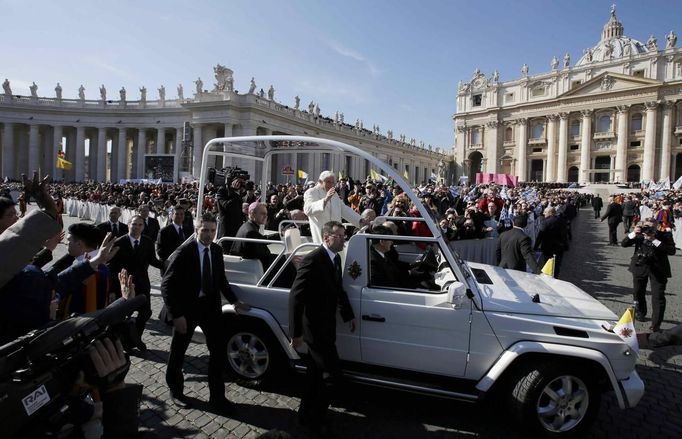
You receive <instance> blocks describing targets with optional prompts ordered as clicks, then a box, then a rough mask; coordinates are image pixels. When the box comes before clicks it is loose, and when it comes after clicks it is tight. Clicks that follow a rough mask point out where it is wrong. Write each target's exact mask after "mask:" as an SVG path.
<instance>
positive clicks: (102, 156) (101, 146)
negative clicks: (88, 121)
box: [90, 127, 107, 181]
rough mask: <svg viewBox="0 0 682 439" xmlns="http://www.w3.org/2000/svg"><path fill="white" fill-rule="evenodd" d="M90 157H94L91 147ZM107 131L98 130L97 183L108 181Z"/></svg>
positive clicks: (103, 129)
mask: <svg viewBox="0 0 682 439" xmlns="http://www.w3.org/2000/svg"><path fill="white" fill-rule="evenodd" d="M90 157H92V146H91V147H90ZM106 166H107V129H106V128H102V127H99V128H97V173H96V176H95V179H96V180H97V181H105V180H106V179H107V168H106Z"/></svg>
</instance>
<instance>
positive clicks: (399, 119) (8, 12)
mask: <svg viewBox="0 0 682 439" xmlns="http://www.w3.org/2000/svg"><path fill="white" fill-rule="evenodd" d="M611 3H612V2H610V1H597V0H571V1H549V0H528V1H520V0H500V1H498V0H488V1H476V2H474V1H467V2H465V1H454V0H452V1H446V0H421V1H417V0H346V1H327V0H300V1H293V0H290V1H286V0H273V1H270V0H263V1H259V0H250V1H237V0H231V1H228V0H225V1H217V0H216V1H209V0H192V1H173V0H168V1H151V0H137V1H129V0H116V1H111V0H108V1H100V0H89V1H85V0H83V1H75V0H74V1H70V0H60V1H54V0H52V1H50V0H31V1H29V0H0V22H1V24H0V81H2V80H4V78H9V80H10V82H11V84H12V89H13V93H14V94H29V90H28V86H29V85H30V84H31V82H32V81H35V82H36V83H37V84H38V87H39V88H38V94H39V95H41V96H54V87H55V85H56V83H57V82H58V81H59V82H60V83H61V85H62V87H63V89H64V92H63V93H64V97H65V98H76V97H77V93H78V92H77V90H78V87H79V85H80V84H83V85H84V86H85V89H86V97H87V98H89V99H96V98H98V97H99V92H98V88H99V86H100V85H101V84H104V85H105V86H106V88H107V93H108V95H109V96H111V97H112V98H114V99H115V98H117V97H118V90H119V89H120V88H121V87H122V86H125V88H126V90H127V91H128V94H127V96H128V99H129V100H136V99H138V98H139V88H140V87H141V86H143V85H144V86H146V87H147V89H148V99H156V97H157V95H158V91H157V89H158V88H159V87H160V86H161V85H162V84H163V85H165V87H166V90H167V93H166V96H167V99H172V98H175V95H176V93H175V90H176V86H177V84H179V83H182V84H183V85H184V89H185V96H186V97H189V96H190V95H191V92H192V91H193V90H194V84H193V81H194V80H196V78H197V77H201V78H202V80H203V81H204V88H212V84H213V82H214V79H213V70H212V67H213V66H214V65H216V64H217V63H221V64H223V65H225V66H227V67H229V68H231V69H232V70H233V71H234V78H235V88H236V89H237V90H239V91H240V92H246V91H247V90H248V88H249V81H250V80H251V77H252V76H254V77H255V80H256V83H257V85H258V87H259V88H261V87H262V88H263V89H264V90H266V91H267V89H268V87H269V86H270V84H272V85H273V86H274V88H275V90H276V92H275V99H276V100H277V101H280V102H282V103H284V104H287V105H293V102H294V96H296V95H299V96H300V97H301V106H302V107H304V108H305V107H307V105H308V103H309V102H310V101H311V100H312V101H315V102H316V103H319V106H320V108H321V110H322V113H324V114H326V115H330V116H332V117H333V114H334V113H335V112H336V111H340V112H343V113H344V115H345V120H346V122H349V123H354V121H355V119H356V118H360V119H362V120H363V121H364V126H365V127H371V126H372V125H374V124H378V125H379V127H380V128H381V131H382V132H383V133H385V132H386V130H387V129H392V130H393V132H394V135H395V136H396V137H397V136H398V135H399V134H401V133H402V134H405V135H406V136H407V138H408V139H409V138H411V137H415V138H417V140H418V141H419V140H423V141H424V142H425V143H426V144H432V145H433V146H434V147H445V148H447V149H450V148H451V147H452V143H453V120H452V116H453V114H454V113H455V111H456V108H455V98H456V95H455V93H456V87H457V82H458V81H459V80H460V79H461V80H465V81H467V80H469V79H470V78H471V76H472V73H473V71H474V70H475V69H476V68H480V69H481V71H483V72H484V73H486V74H487V75H490V74H491V73H492V71H493V70H494V69H498V70H499V71H500V79H501V80H503V81H504V80H511V79H515V78H518V77H519V76H520V68H521V65H522V64H523V63H527V64H528V65H529V66H530V73H531V74H534V73H541V72H546V71H549V70H550V60H551V58H552V56H554V55H556V56H557V57H558V58H559V59H561V57H562V56H563V54H564V53H565V52H569V53H570V54H571V64H574V63H575V62H576V61H577V60H578V59H579V58H580V56H581V54H582V51H583V49H585V48H587V47H590V46H593V45H595V44H596V43H597V42H598V41H599V38H600V34H601V29H602V26H603V25H604V23H606V21H607V20H608V18H609V10H610V6H611ZM617 16H618V18H619V19H620V21H621V22H622V23H623V25H624V27H625V34H626V35H628V36H630V37H632V38H635V39H637V40H640V41H642V42H645V41H646V39H647V38H648V36H649V35H650V34H654V35H655V36H656V37H657V38H658V41H659V47H660V46H662V45H664V43H665V34H666V33H668V32H669V31H670V30H671V29H672V30H675V32H676V33H678V34H679V33H680V32H682V28H680V27H679V26H678V24H679V23H680V17H682V2H680V1H678V0H667V1H659V0H655V1H652V0H649V1H647V2H646V3H645V2H641V1H621V2H618V3H617Z"/></svg>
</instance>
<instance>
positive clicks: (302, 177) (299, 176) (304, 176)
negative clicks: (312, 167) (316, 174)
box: [298, 169, 308, 180]
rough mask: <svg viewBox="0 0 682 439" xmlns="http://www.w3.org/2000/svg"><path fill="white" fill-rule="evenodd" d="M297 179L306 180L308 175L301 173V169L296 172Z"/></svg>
mask: <svg viewBox="0 0 682 439" xmlns="http://www.w3.org/2000/svg"><path fill="white" fill-rule="evenodd" d="M298 178H300V179H305V180H307V179H308V174H307V173H306V172H303V169H299V170H298Z"/></svg>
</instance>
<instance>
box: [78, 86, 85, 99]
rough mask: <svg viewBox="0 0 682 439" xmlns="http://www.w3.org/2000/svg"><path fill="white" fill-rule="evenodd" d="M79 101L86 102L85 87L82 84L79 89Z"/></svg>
mask: <svg viewBox="0 0 682 439" xmlns="http://www.w3.org/2000/svg"><path fill="white" fill-rule="evenodd" d="M78 99H80V100H81V101H84V100H85V87H83V84H81V86H80V87H78Z"/></svg>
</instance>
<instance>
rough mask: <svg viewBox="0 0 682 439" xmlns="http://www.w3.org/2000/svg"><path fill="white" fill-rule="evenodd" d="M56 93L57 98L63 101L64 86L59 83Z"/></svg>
mask: <svg viewBox="0 0 682 439" xmlns="http://www.w3.org/2000/svg"><path fill="white" fill-rule="evenodd" d="M54 93H55V95H56V96H57V99H59V100H61V99H62V86H61V85H59V83H57V86H56V87H55V88H54Z"/></svg>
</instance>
